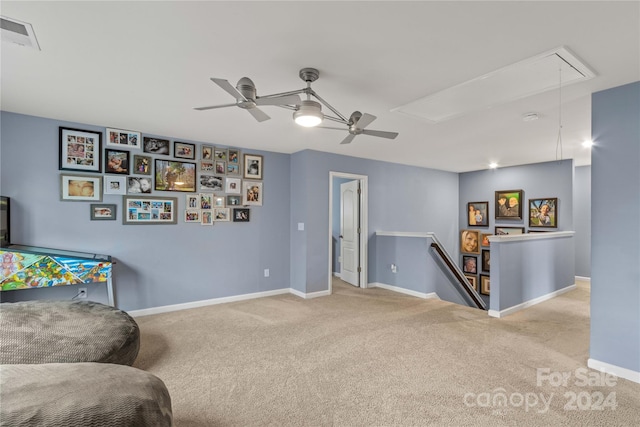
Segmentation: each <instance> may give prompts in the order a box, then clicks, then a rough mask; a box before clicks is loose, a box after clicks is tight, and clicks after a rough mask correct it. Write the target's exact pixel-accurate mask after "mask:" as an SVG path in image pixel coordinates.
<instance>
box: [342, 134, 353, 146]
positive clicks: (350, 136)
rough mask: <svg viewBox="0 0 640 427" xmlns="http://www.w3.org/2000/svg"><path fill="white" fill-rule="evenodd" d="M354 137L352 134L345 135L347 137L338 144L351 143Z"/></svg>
mask: <svg viewBox="0 0 640 427" xmlns="http://www.w3.org/2000/svg"><path fill="white" fill-rule="evenodd" d="M355 137H356V136H355V135H354V134H352V133H350V134H349V135H347V137H346V138H345V139H343V140H342V142H341V143H340V144H350V143H351V141H353V138H355Z"/></svg>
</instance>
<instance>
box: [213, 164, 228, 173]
mask: <svg viewBox="0 0 640 427" xmlns="http://www.w3.org/2000/svg"><path fill="white" fill-rule="evenodd" d="M215 171H216V173H217V174H219V175H224V174H226V173H227V162H225V161H224V160H215Z"/></svg>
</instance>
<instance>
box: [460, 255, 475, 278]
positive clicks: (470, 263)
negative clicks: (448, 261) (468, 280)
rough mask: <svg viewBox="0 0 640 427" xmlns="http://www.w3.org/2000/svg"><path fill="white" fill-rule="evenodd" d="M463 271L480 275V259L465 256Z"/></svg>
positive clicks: (463, 257)
mask: <svg viewBox="0 0 640 427" xmlns="http://www.w3.org/2000/svg"><path fill="white" fill-rule="evenodd" d="M462 271H463V272H464V273H469V274H478V258H477V257H475V256H470V255H463V256H462Z"/></svg>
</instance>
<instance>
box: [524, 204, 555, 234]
mask: <svg viewBox="0 0 640 427" xmlns="http://www.w3.org/2000/svg"><path fill="white" fill-rule="evenodd" d="M557 226H558V199H557V198H552V199H529V227H547V228H555V227H557Z"/></svg>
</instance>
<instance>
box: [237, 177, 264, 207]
mask: <svg viewBox="0 0 640 427" xmlns="http://www.w3.org/2000/svg"><path fill="white" fill-rule="evenodd" d="M262 199H263V194H262V182H258V181H243V182H242V204H243V205H250V206H262Z"/></svg>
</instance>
